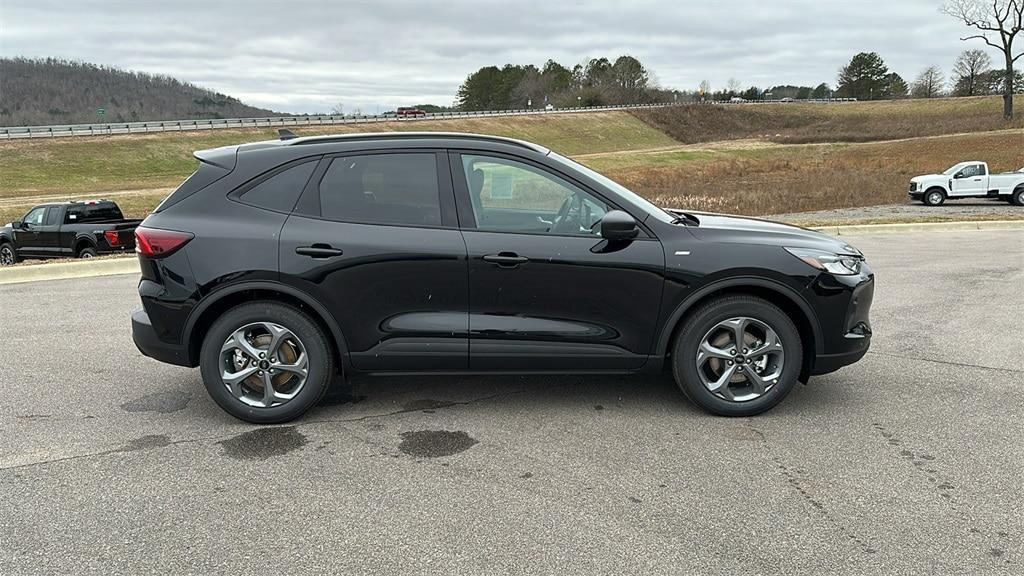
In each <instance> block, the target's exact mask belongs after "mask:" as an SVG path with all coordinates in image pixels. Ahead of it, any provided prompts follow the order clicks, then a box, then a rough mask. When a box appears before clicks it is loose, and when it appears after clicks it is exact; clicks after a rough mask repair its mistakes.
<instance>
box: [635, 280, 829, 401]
mask: <svg viewBox="0 0 1024 576" xmlns="http://www.w3.org/2000/svg"><path fill="white" fill-rule="evenodd" d="M730 294H749V295H752V296H758V297H760V298H763V299H765V300H767V301H768V302H771V303H772V304H775V305H776V306H778V307H779V308H781V309H782V311H783V312H785V313H786V314H787V315H788V316H789V317H790V318H791V319H792V320H793V323H794V324H796V327H797V331H799V333H800V339H801V343H802V345H803V353H804V354H803V356H804V358H803V366H802V367H801V369H800V380H801V381H802V382H806V381H807V379H808V378H809V377H810V374H811V370H812V369H813V367H814V358H815V355H816V352H817V351H818V350H822V349H823V347H824V340H823V338H822V335H821V324H820V323H819V322H818V317H817V315H816V314H815V313H814V310H813V309H812V308H811V306H810V304H808V303H807V301H806V300H805V299H804V298H803V297H802V296H800V294H799V293H797V292H796V291H795V290H793V289H792V288H790V287H789V286H786V285H785V284H781V283H779V282H776V281H773V280H769V279H766V278H758V277H753V276H749V277H747V276H745V277H734V278H726V279H723V280H718V281H716V282H713V283H711V284H708V285H707V286H703V287H701V288H699V289H698V290H696V291H695V292H693V293H692V294H690V295H689V296H687V297H686V298H685V299H683V301H682V302H680V303H679V305H677V306H676V308H675V310H673V311H672V314H670V315H669V317H668V319H667V320H666V321H665V324H664V328H663V329H662V330H661V333H660V335H659V336H658V341H657V344H656V346H657V348H656V349H655V350H654V353H655V355H656V356H658V357H660V358H663V359H664V361H665V362H666V363H667V362H668V360H669V356H670V347H671V346H672V342H673V341H674V340H675V338H676V335H677V334H678V332H679V330H680V328H681V327H682V326H683V324H684V322H685V320H686V318H687V316H688V315H689V314H690V313H691V312H692V311H694V310H696V309H697V307H698V306H699V305H700V304H702V303H703V302H706V301H708V300H710V299H712V298H718V297H720V296H726V295H730Z"/></svg>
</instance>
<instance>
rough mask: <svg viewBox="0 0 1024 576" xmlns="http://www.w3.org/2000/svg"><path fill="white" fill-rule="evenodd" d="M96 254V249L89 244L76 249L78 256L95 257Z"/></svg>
mask: <svg viewBox="0 0 1024 576" xmlns="http://www.w3.org/2000/svg"><path fill="white" fill-rule="evenodd" d="M96 256H97V254H96V249H95V248H93V247H91V246H86V247H85V248H82V249H81V250H79V251H78V257H79V258H95V257H96Z"/></svg>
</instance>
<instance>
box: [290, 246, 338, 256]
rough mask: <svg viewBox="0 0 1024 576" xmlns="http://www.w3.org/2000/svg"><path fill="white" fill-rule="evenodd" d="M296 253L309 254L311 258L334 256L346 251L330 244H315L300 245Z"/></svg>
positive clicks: (300, 254)
mask: <svg viewBox="0 0 1024 576" xmlns="http://www.w3.org/2000/svg"><path fill="white" fill-rule="evenodd" d="M295 253H296V254H298V255H299V256H309V257H310V258H333V257H335V256H341V255H342V254H344V253H345V252H344V251H342V250H339V249H338V248H334V247H332V246H331V245H330V244H313V245H312V246H299V247H298V248H296V249H295Z"/></svg>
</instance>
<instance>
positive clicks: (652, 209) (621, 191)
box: [549, 152, 676, 222]
mask: <svg viewBox="0 0 1024 576" xmlns="http://www.w3.org/2000/svg"><path fill="white" fill-rule="evenodd" d="M549 157H550V158H552V159H553V160H556V161H557V162H559V163H561V164H564V165H565V166H567V167H569V168H572V169H573V170H576V171H578V172H582V173H583V174H585V175H586V176H588V177H590V178H591V179H593V180H596V181H597V182H598V183H599V184H601V185H602V186H604V187H606V188H608V189H610V190H612V191H613V192H615V193H617V194H618V195H619V196H622V197H623V198H625V199H626V200H628V201H629V202H631V203H632V204H634V205H635V206H637V207H639V208H641V209H643V210H644V211H645V212H647V213H649V214H652V215H654V216H655V217H656V218H658V219H659V220H662V221H664V222H674V221H675V220H676V215H675V214H671V213H669V212H666V211H665V210H663V209H662V208H659V207H658V206H655V205H654V204H652V203H651V202H650V200H648V199H646V198H644V197H643V196H640V195H639V194H637V193H636V192H633V191H632V190H630V189H629V188H626V187H625V186H623V185H622V184H619V183H618V182H616V181H615V180H612V179H611V178H608V177H607V176H605V175H604V174H601V173H600V172H597V171H594V170H591V169H590V168H587V167H586V166H584V165H582V164H580V163H579V162H576V161H574V160H570V159H568V158H566V157H565V156H562V155H560V154H556V153H554V152H552V153H551V154H550V155H549Z"/></svg>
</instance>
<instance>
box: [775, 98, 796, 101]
mask: <svg viewBox="0 0 1024 576" xmlns="http://www.w3.org/2000/svg"><path fill="white" fill-rule="evenodd" d="M779 102H796V98H783V99H782V100H779Z"/></svg>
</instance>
